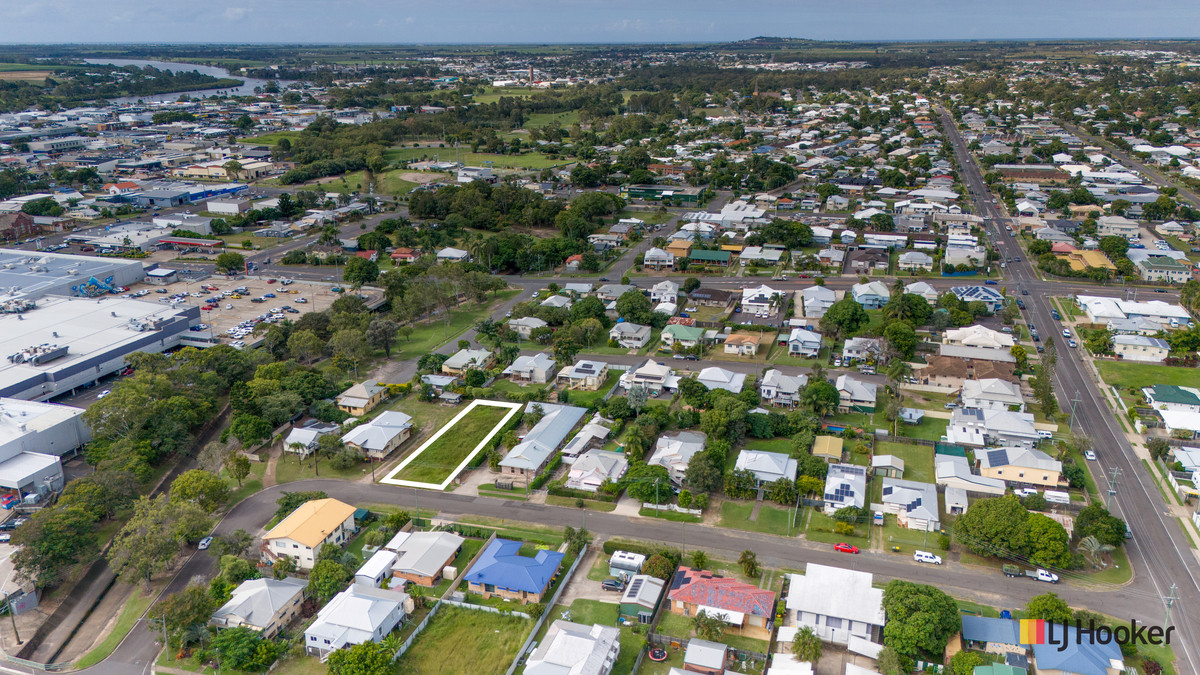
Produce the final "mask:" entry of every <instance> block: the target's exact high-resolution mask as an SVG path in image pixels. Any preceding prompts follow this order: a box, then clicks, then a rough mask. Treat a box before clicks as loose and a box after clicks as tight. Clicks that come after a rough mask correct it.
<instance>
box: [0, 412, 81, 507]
mask: <svg viewBox="0 0 1200 675" xmlns="http://www.w3.org/2000/svg"><path fill="white" fill-rule="evenodd" d="M90 438H91V433H90V432H89V431H88V428H87V425H86V424H84V422H83V409H82V408H73V407H71V406H65V405H57V404H54V403H37V402H34V401H18V400H16V399H11V398H0V491H4V492H10V491H11V492H19V493H20V496H21V497H22V498H24V497H25V496H26V495H29V494H31V493H37V494H39V495H45V494H47V493H48V492H57V491H58V490H61V489H62V487H63V470H62V461H61V460H60V459H59V457H61V456H62V455H65V454H68V453H71V452H75V451H76V450H79V449H80V448H81V447H83V444H84V443H86V442H87V441H88V439H90Z"/></svg>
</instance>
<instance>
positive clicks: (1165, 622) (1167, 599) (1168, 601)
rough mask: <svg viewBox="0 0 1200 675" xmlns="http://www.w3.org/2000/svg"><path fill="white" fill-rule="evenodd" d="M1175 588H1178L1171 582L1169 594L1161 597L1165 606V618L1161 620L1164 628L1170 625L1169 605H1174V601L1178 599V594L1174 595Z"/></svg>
mask: <svg viewBox="0 0 1200 675" xmlns="http://www.w3.org/2000/svg"><path fill="white" fill-rule="evenodd" d="M1177 590H1178V589H1177V588H1176V587H1175V584H1171V594H1170V595H1168V596H1167V597H1165V598H1163V604H1164V605H1165V606H1166V618H1165V619H1164V620H1163V628H1164V629H1165V628H1166V627H1167V626H1170V625H1171V607H1173V606H1174V605H1175V601H1176V600H1178V599H1179V596H1178V595H1176V591H1177Z"/></svg>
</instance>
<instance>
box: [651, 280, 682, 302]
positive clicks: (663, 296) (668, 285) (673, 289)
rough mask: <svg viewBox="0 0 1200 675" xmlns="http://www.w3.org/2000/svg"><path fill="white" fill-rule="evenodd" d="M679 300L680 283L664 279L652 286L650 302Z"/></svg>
mask: <svg viewBox="0 0 1200 675" xmlns="http://www.w3.org/2000/svg"><path fill="white" fill-rule="evenodd" d="M678 300H679V284H677V283H675V282H674V281H671V280H670V279H664V280H662V281H660V282H658V283H657V284H654V285H653V286H651V287H650V302H652V303H659V302H676V301H678Z"/></svg>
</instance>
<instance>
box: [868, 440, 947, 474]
mask: <svg viewBox="0 0 1200 675" xmlns="http://www.w3.org/2000/svg"><path fill="white" fill-rule="evenodd" d="M875 454H876V455H895V456H896V457H899V458H900V459H902V460H904V478H905V480H915V481H920V482H922V483H932V482H933V448H931V447H928V446H924V445H907V444H904V443H876V444H875Z"/></svg>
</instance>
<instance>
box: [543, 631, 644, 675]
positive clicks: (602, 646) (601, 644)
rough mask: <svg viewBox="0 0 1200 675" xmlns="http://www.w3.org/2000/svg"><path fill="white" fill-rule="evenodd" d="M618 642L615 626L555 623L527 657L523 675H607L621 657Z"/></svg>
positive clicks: (618, 637)
mask: <svg viewBox="0 0 1200 675" xmlns="http://www.w3.org/2000/svg"><path fill="white" fill-rule="evenodd" d="M620 638H621V631H620V629H619V628H617V627H616V626H601V625H600V624H598V623H597V624H592V625H591V626H585V625H583V624H578V623H571V622H570V621H563V620H562V619H558V620H556V621H554V623H552V624H550V628H549V629H548V630H547V631H546V635H545V636H544V637H542V640H541V642H539V643H538V646H537V648H536V649H534V650H533V651H532V652H531V653H530V654H529V658H528V659H527V660H526V661H525V671H524V672H525V675H609V673H611V672H612V669H613V665H614V664H615V663H616V662H617V656H618V655H619V654H620V653H621V642H620Z"/></svg>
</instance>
